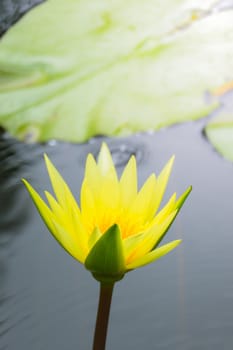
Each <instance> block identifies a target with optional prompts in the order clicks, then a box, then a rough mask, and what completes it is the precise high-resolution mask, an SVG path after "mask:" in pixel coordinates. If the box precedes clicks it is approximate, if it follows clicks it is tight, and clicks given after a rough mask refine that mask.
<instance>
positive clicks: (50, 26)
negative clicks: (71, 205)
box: [0, 0, 233, 142]
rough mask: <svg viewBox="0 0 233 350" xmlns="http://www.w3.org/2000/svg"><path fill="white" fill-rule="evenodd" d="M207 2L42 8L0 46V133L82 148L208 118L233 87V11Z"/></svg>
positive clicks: (112, 0)
mask: <svg viewBox="0 0 233 350" xmlns="http://www.w3.org/2000/svg"><path fill="white" fill-rule="evenodd" d="M215 3H216V1H213V0H212V1H211V0H205V1H203V0H144V1H141V0H129V1H124V0H108V1H107V0H105V1H103V0H96V1H94V2H93V1H90V0H79V1H77V0H49V1H47V2H45V3H43V4H42V5H39V6H38V7H36V8H35V9H33V10H32V11H30V12H29V13H28V14H27V15H25V16H24V17H23V19H22V20H20V21H19V22H18V23H17V24H16V25H15V26H13V27H12V28H11V29H10V30H9V31H8V32H7V33H6V34H5V35H4V36H3V38H2V39H1V41H0V106H1V109H0V124H1V125H2V126H3V127H5V128H6V129H8V130H9V132H10V133H11V134H12V135H15V136H17V137H19V138H21V139H24V140H25V139H30V140H33V141H37V140H39V141H46V140H48V139H51V138H56V139H62V140H67V141H78V142H80V141H84V140H87V139H88V138H90V137H91V136H93V135H96V134H106V135H117V134H126V133H131V132H134V131H139V130H147V129H154V130H156V129H159V128H161V127H163V126H167V125H171V124H174V123H178V122H183V121H188V120H195V119H198V118H201V117H203V116H205V115H207V114H208V113H209V112H210V111H212V110H213V109H214V108H216V106H217V105H218V100H217V99H216V100H214V101H212V102H211V103H209V104H208V103H207V102H206V100H205V92H206V91H211V90H212V89H214V88H215V87H217V86H220V85H222V84H223V83H224V82H225V81H226V80H228V79H229V80H230V79H231V78H232V71H233V45H232V42H233V11H232V10H228V11H222V12H216V11H214V6H215Z"/></svg>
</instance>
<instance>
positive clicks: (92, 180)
mask: <svg viewBox="0 0 233 350" xmlns="http://www.w3.org/2000/svg"><path fill="white" fill-rule="evenodd" d="M84 180H85V181H86V182H87V183H88V186H89V187H90V188H91V190H92V191H93V192H95V193H98V191H99V189H100V186H101V179H100V171H99V168H98V166H97V164H96V161H95V159H94V157H93V155H92V154H88V156H87V160H86V166H85V175H84Z"/></svg>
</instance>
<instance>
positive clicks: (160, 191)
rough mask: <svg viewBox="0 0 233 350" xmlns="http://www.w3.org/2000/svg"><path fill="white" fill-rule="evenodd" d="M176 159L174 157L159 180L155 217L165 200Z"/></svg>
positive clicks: (154, 203) (154, 207)
mask: <svg viewBox="0 0 233 350" xmlns="http://www.w3.org/2000/svg"><path fill="white" fill-rule="evenodd" d="M174 159H175V156H172V157H171V159H170V160H169V161H168V163H167V164H166V165H165V167H164V168H163V170H162V171H161V173H160V174H159V176H158V178H157V183H156V192H155V197H154V202H153V209H152V212H153V215H155V213H156V212H157V210H158V208H159V206H160V203H161V200H162V198H163V195H164V192H165V190H166V187H167V182H168V179H169V176H170V173H171V170H172V165H173V163H174Z"/></svg>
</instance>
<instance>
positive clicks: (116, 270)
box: [84, 225, 126, 283]
mask: <svg viewBox="0 0 233 350" xmlns="http://www.w3.org/2000/svg"><path fill="white" fill-rule="evenodd" d="M84 265H85V267H86V268H87V270H89V271H91V273H92V275H93V277H94V278H95V279H97V280H98V281H99V282H101V283H114V282H116V281H119V280H120V279H122V278H123V277H124V274H125V271H126V266H125V259H124V250H123V245H122V239H121V232H120V229H119V227H118V226H117V225H113V226H111V227H110V228H109V229H108V230H107V231H106V232H105V233H104V234H103V235H102V236H101V238H100V239H99V240H98V241H97V242H96V243H95V245H94V246H93V248H92V249H91V251H90V252H89V254H88V256H87V258H86V260H85V263H84Z"/></svg>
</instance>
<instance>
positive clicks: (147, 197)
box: [126, 174, 156, 235]
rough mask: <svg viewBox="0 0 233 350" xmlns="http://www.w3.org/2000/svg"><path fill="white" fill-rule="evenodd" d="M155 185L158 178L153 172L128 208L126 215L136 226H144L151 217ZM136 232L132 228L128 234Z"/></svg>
mask: <svg viewBox="0 0 233 350" xmlns="http://www.w3.org/2000/svg"><path fill="white" fill-rule="evenodd" d="M155 187H156V178H155V174H152V175H151V176H150V177H149V178H148V179H147V181H146V182H145V183H144V185H143V186H142V188H141V190H140V191H139V193H138V195H137V197H136V199H135V201H134V202H133V203H132V205H131V207H129V208H128V213H127V214H126V215H127V216H128V217H129V219H128V221H129V222H131V223H132V224H133V226H134V227H138V228H139V227H140V228H142V226H143V225H144V224H145V223H147V222H148V220H149V219H150V217H151V203H152V199H153V194H154V192H155ZM137 231H138V230H137ZM134 233H135V232H133V230H131V232H129V233H128V235H130V234H134Z"/></svg>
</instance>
